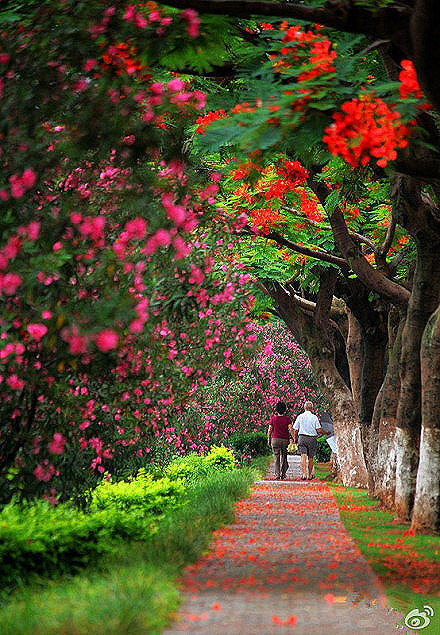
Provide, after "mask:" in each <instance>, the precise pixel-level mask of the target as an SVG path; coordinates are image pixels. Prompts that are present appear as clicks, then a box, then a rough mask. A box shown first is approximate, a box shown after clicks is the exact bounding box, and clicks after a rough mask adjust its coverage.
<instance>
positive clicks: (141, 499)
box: [0, 471, 185, 585]
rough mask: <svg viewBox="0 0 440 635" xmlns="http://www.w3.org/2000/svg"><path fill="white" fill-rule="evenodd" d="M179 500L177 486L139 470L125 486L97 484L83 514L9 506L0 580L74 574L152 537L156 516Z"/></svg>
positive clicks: (0, 519)
mask: <svg viewBox="0 0 440 635" xmlns="http://www.w3.org/2000/svg"><path fill="white" fill-rule="evenodd" d="M184 497H185V487H184V485H183V484H182V483H181V482H180V481H175V482H173V481H171V480H170V479H169V478H162V479H161V480H157V481H155V480H153V478H152V477H151V475H149V474H148V473H146V472H145V471H141V472H140V473H139V474H138V476H137V477H136V478H135V479H133V480H132V481H130V482H129V483H127V482H125V481H120V482H118V483H112V482H107V481H102V482H101V483H100V485H98V487H97V488H95V490H93V491H92V492H91V499H92V503H91V507H90V510H89V511H88V512H81V511H78V510H77V509H75V508H74V507H72V506H70V505H68V504H61V505H59V506H58V507H53V506H51V505H49V504H48V503H46V502H44V501H39V502H35V503H29V504H28V505H26V506H24V507H21V506H19V505H16V504H13V503H10V504H8V505H6V506H5V507H4V509H3V511H2V512H1V513H0V528H1V529H0V581H1V582H4V583H5V584H6V585H10V584H12V583H14V582H15V580H17V581H18V582H19V583H20V582H22V581H24V580H25V579H26V578H28V577H30V576H31V575H33V574H38V575H40V576H49V577H53V576H56V575H58V574H60V573H66V572H73V571H77V570H78V569H80V568H81V567H83V566H85V565H87V564H88V563H89V561H90V560H91V559H92V560H93V559H95V560H96V559H97V557H98V556H100V555H102V554H105V553H109V552H111V551H112V550H114V549H115V548H116V547H117V546H118V545H120V544H121V542H122V541H124V540H139V539H145V538H147V537H148V536H150V535H151V534H153V533H154V532H155V531H156V529H157V521H158V519H159V518H160V516H161V515H162V514H163V513H164V512H165V511H166V510H167V509H169V508H170V507H176V506H177V505H179V504H180V503H182V502H183V501H184Z"/></svg>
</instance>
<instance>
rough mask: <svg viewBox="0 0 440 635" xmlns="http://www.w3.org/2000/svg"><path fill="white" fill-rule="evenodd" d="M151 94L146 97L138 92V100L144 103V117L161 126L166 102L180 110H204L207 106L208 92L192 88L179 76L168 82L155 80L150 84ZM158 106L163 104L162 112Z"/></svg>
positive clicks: (145, 119) (147, 120) (146, 120)
mask: <svg viewBox="0 0 440 635" xmlns="http://www.w3.org/2000/svg"><path fill="white" fill-rule="evenodd" d="M150 93H151V94H150V96H149V97H147V98H145V95H144V94H143V93H140V94H138V96H137V98H136V99H137V100H138V101H140V102H141V103H142V104H143V114H142V118H143V120H144V121H145V122H153V123H156V124H158V125H159V126H163V124H162V118H161V117H162V112H163V106H164V105H165V103H166V102H168V103H169V104H170V105H174V106H176V107H177V108H178V109H179V110H180V111H186V110H188V108H189V109H190V110H192V109H195V110H203V108H205V106H206V94H205V93H204V92H202V91H201V90H190V86H189V84H188V83H186V82H184V81H183V80H181V79H179V78H178V77H176V78H174V79H171V80H170V81H169V82H168V83H166V84H165V83H162V82H154V83H153V84H151V86H150ZM158 106H162V109H161V110H160V112H159V113H158V112H156V111H157V110H158Z"/></svg>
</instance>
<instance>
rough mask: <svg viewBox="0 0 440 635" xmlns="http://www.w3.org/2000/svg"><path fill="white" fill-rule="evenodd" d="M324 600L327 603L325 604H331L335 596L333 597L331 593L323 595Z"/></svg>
mask: <svg viewBox="0 0 440 635" xmlns="http://www.w3.org/2000/svg"><path fill="white" fill-rule="evenodd" d="M324 600H325V601H326V602H327V604H333V602H334V601H335V596H334V595H333V593H327V595H324Z"/></svg>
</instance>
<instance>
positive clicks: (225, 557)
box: [165, 457, 406, 635]
mask: <svg viewBox="0 0 440 635" xmlns="http://www.w3.org/2000/svg"><path fill="white" fill-rule="evenodd" d="M182 590H183V592H184V602H183V604H182V607H181V610H180V612H179V614H178V615H177V616H176V621H175V622H174V623H173V624H172V625H171V626H170V627H169V629H167V630H166V631H165V634H168V635H171V634H173V633H182V632H184V633H206V634H208V633H209V634H210V635H229V634H230V635H235V634H243V635H247V634H249V635H251V634H258V635H265V634H266V633H283V632H291V633H295V634H298V635H314V634H318V633H319V634H320V635H332V634H336V633H347V634H348V633H377V634H378V635H388V634H391V633H396V632H400V633H404V632H406V631H403V630H397V629H396V624H397V622H399V621H400V620H401V619H402V617H403V615H401V614H399V613H395V612H393V611H391V610H390V609H387V607H386V602H385V598H384V594H383V589H382V588H381V585H380V582H379V581H378V579H377V577H376V576H375V575H374V574H373V572H372V571H371V569H370V568H369V566H368V564H367V562H366V561H365V559H364V558H363V556H362V555H361V554H360V552H359V551H358V550H357V548H356V547H355V545H354V543H353V541H352V540H351V538H350V537H349V535H348V534H347V532H346V531H345V528H344V526H343V525H342V523H341V520H340V517H339V512H338V509H337V506H336V503H335V502H334V499H333V497H332V495H331V492H330V490H329V488H328V487H327V485H325V484H324V483H321V482H319V481H316V480H315V481H310V482H308V481H306V482H303V481H301V480H299V466H298V457H289V472H288V480H286V481H271V480H264V481H258V482H257V483H256V484H255V487H254V489H253V492H252V494H251V496H250V497H249V498H248V499H246V500H243V501H240V502H239V503H238V504H237V506H236V522H235V523H234V524H233V525H229V526H227V527H224V528H223V529H221V530H219V531H217V532H215V534H214V539H213V543H212V545H211V549H210V552H209V553H208V554H207V555H205V556H204V557H203V558H202V559H201V560H200V561H199V562H197V563H196V564H195V565H193V566H191V567H188V568H187V569H186V572H185V576H184V579H183V582H182Z"/></svg>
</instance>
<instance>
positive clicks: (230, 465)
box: [165, 445, 236, 483]
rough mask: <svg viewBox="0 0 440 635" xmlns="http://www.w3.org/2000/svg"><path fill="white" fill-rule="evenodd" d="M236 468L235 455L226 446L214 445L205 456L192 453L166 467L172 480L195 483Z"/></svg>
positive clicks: (167, 474) (166, 473) (167, 473)
mask: <svg viewBox="0 0 440 635" xmlns="http://www.w3.org/2000/svg"><path fill="white" fill-rule="evenodd" d="M235 467H236V460H235V456H234V453H233V452H232V451H231V450H228V448H226V447H225V446H224V445H221V446H217V445H213V446H212V448H211V449H210V451H209V453H208V454H206V455H205V456H203V455H198V454H195V453H192V454H187V455H186V456H182V457H178V458H177V459H174V460H173V461H171V463H169V464H168V466H167V467H166V469H165V475H166V476H167V477H168V478H170V479H172V480H174V479H180V480H181V481H183V482H184V483H195V482H197V481H198V480H199V479H201V478H204V477H206V476H208V475H209V474H211V473H212V472H213V471H222V470H224V471H230V470H233V469H235Z"/></svg>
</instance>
